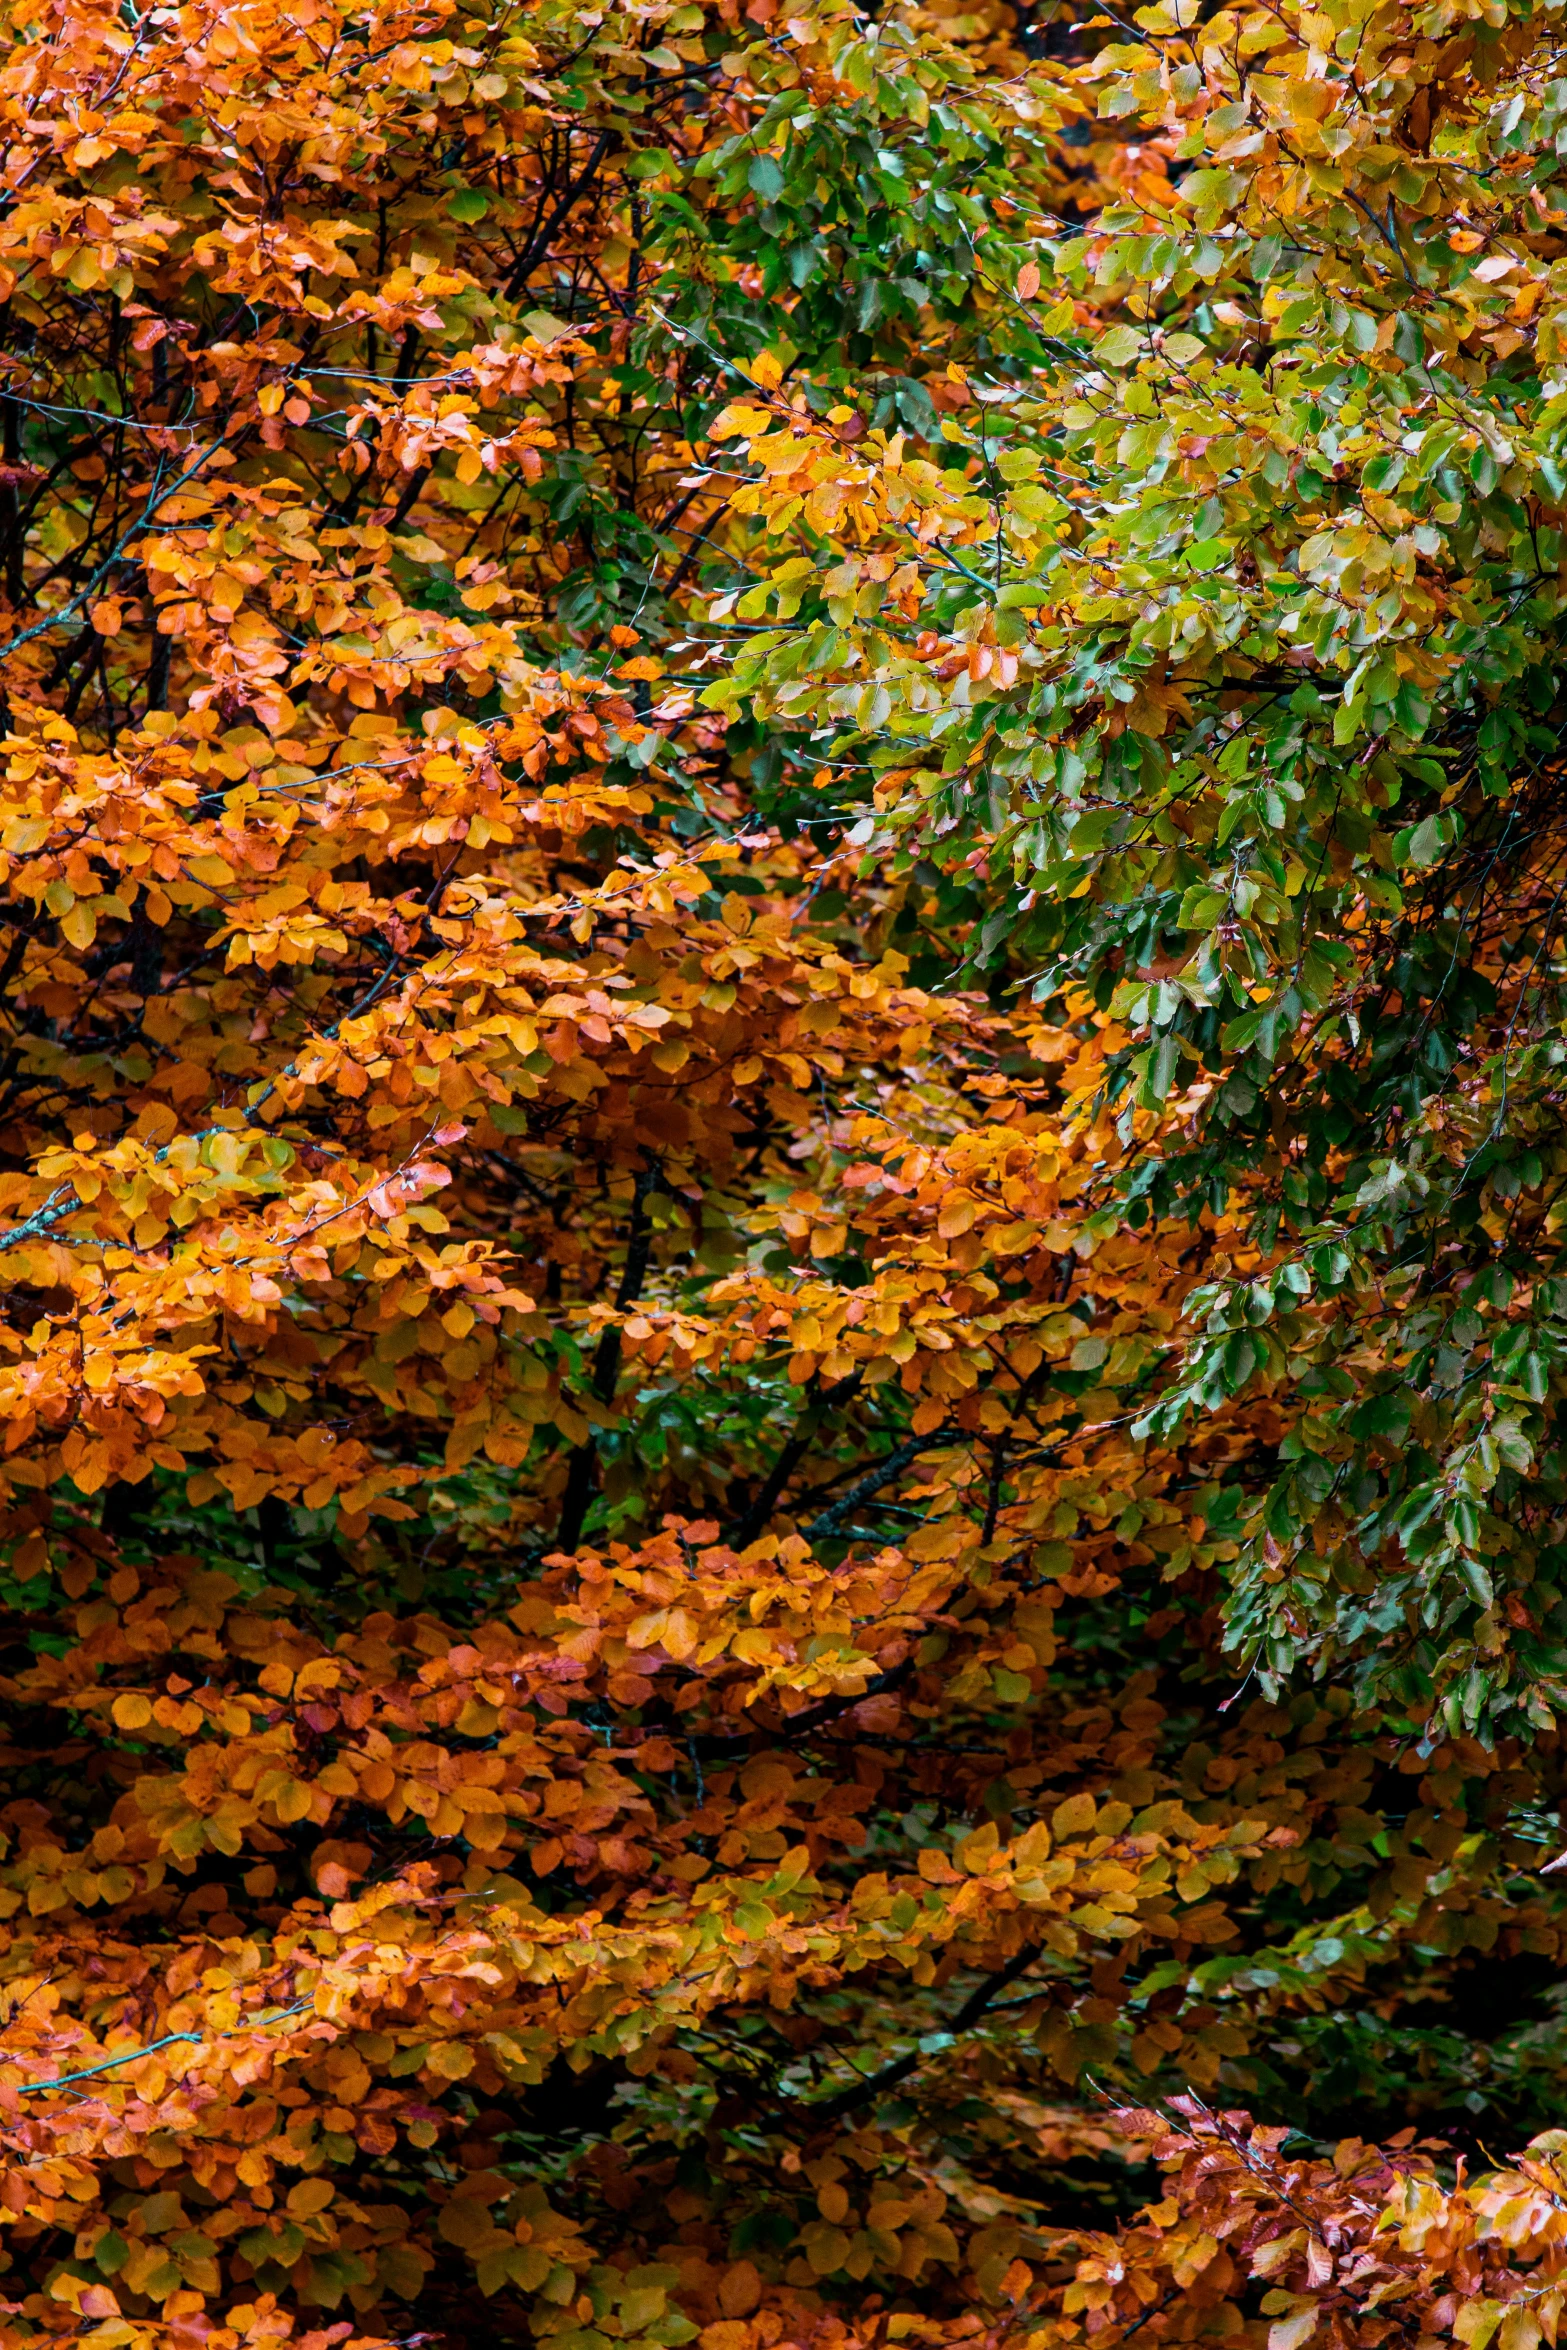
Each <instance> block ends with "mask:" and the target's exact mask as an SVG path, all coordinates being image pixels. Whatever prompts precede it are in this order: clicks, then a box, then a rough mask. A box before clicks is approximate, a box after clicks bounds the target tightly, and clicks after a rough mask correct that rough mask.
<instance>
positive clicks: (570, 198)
mask: <svg viewBox="0 0 1567 2350" xmlns="http://www.w3.org/2000/svg"><path fill="white" fill-rule="evenodd" d="M616 136H617V134H616V133H615V132H614V131H600V132H599V135H598V137H597V138H596V139H595V140H594V142H593V152H592V154H591V155H590V156H589V157H588V159H587V162H586V163H585V164H584V165H583V166H582V169H581V170H580V171H579V172H578V174H577V176H576V178H575V179H574V180H573V181H572V183H571V185H570V187H569V188H568V189H567V190H566V192H565V194H564V195H563V196H562V197H561V199H560V202H559V203H558V204H557V205H556V207H555V209H554V211H553V212H552V213H551V214H550V216H549V218H548V220H546V221H545V222H544V223H543V225H542V227H540V228H538V229H536V230H535V231H534V233H533V235H532V236H531V237H530V238H529V239H528V242H527V243H526V245H524V247H523V249H522V251H521V253H520V254H519V255H518V257H517V259H516V261H515V262H514V263H513V264H512V271H511V275H510V277H508V279H507V280H506V292H507V295H508V297H510V296H514V295H517V294H520V293H521V291H522V289H523V287H524V286H525V285H526V284H527V282H528V279H529V277H530V276H531V275H532V273H533V271H534V269H535V268H536V267H537V265H538V263H539V262H540V261H542V260H543V258H544V255H545V254H546V252H547V251H548V250H549V242H550V239H551V237H552V236H553V235H554V234H555V231H556V230H557V229H558V228H559V226H560V224H561V222H562V221H563V220H564V219H565V217H566V215H567V213H568V212H569V211H570V210H571V208H572V206H573V204H575V202H576V201H577V198H578V197H579V196H580V195H581V193H582V191H583V189H584V188H585V187H586V186H587V184H588V182H589V180H590V179H591V178H592V177H593V174H594V173H595V172H596V171H597V170H598V167H599V165H600V164H601V163H602V162H603V160H604V158H605V156H606V155H607V154H608V152H609V149H610V146H611V144H612V143H613V141H614V140H615V138H616Z"/></svg>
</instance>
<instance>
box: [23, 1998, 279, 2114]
mask: <svg viewBox="0 0 1567 2350" xmlns="http://www.w3.org/2000/svg"><path fill="white" fill-rule="evenodd" d="M314 2005H315V2002H314V2000H311V1999H296V2000H295V2002H294V2004H293V2006H292V2007H280V2008H279V2009H278V2011H277V2014H276V2015H266V2016H259V2017H258V2018H257V2020H256V2022H255V2024H253V2025H251V2026H249V2027H246V2026H244V2025H241V2026H239V2027H238V2029H237V2030H235V2031H232V2032H219V2033H218V2034H217V2037H218V2039H220V2040H235V2039H238V2038H239V2037H240V2035H241V2033H242V2032H244V2031H245V2030H246V2029H247V2028H248V2029H250V2030H252V2031H256V2030H260V2029H262V2028H263V2027H264V2026H265V2025H267V2024H281V2023H284V2022H286V2021H287V2019H288V2017H289V2016H291V2015H302V2014H303V2013H304V2011H305V2009H306V2008H307V2007H313V2006H314ZM180 2040H188V2041H189V2042H190V2043H191V2044H192V2046H194V2047H197V2048H199V2047H201V2046H202V2045H203V2041H204V2035H203V2034H202V2033H200V2032H166V2033H165V2034H164V2036H163V2038H162V2039H161V2040H149V2041H148V2043H147V2045H146V2047H145V2048H127V2049H126V2051H125V2053H124V2054H123V2056H106V2057H105V2058H104V2060H103V2062H102V2064H89V2065H84V2066H83V2067H82V2069H81V2071H80V2072H77V2073H59V2074H57V2075H56V2076H55V2078H54V2079H53V2080H50V2081H17V2082H15V2083H14V2084H13V2086H14V2087H15V2090H16V2094H17V2095H18V2097H36V2096H39V2095H40V2094H41V2093H42V2092H43V2091H44V2090H45V2089H69V2088H71V2087H72V2086H73V2085H74V2084H75V2083H76V2082H77V2081H95V2080H96V2079H97V2078H98V2075H99V2074H100V2073H112V2072H114V2071H115V2070H117V2068H118V2067H119V2066H120V2065H122V2064H136V2063H138V2062H139V2061H140V2060H141V2058H142V2057H144V2056H156V2055H157V2053H158V2050H159V2049H160V2048H172V2047H173V2046H174V2045H175V2043H176V2042H177V2041H180ZM0 2053H3V2052H0Z"/></svg>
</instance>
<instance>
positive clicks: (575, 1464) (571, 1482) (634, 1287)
mask: <svg viewBox="0 0 1567 2350" xmlns="http://www.w3.org/2000/svg"><path fill="white" fill-rule="evenodd" d="M663 1184H664V1174H663V1169H662V1168H661V1167H660V1166H659V1165H658V1162H657V1161H656V1160H654V1161H652V1162H651V1163H650V1164H649V1165H648V1166H646V1167H643V1168H641V1169H640V1170H639V1172H638V1175H637V1178H636V1182H635V1183H634V1185H633V1186H632V1192H631V1231H630V1234H629V1236H628V1238H627V1241H626V1262H625V1268H624V1270H623V1271H622V1273H621V1276H620V1287H619V1288H618V1289H617V1290H616V1292H615V1311H616V1313H617V1314H623V1313H624V1312H625V1311H626V1309H627V1307H628V1306H634V1305H635V1304H636V1302H637V1300H638V1298H639V1297H640V1296H641V1295H642V1284H643V1282H644V1281H645V1280H646V1279H647V1269H648V1264H649V1261H650V1260H651V1257H652V1254H653V1225H652V1220H651V1218H650V1217H649V1215H648V1213H647V1198H648V1193H649V1192H650V1191H660V1190H662V1189H663ZM620 1348H621V1334H620V1325H619V1323H618V1322H612V1323H611V1324H610V1326H609V1328H608V1329H607V1330H606V1331H605V1332H604V1334H603V1336H602V1337H601V1338H600V1340H599V1343H598V1352H597V1354H596V1355H595V1356H594V1358H593V1379H592V1387H591V1392H592V1395H593V1398H594V1401H595V1402H597V1403H601V1404H609V1403H613V1402H614V1400H615V1384H616V1381H617V1380H618V1379H619V1377H620ZM597 1453H598V1444H597V1441H596V1439H595V1438H594V1437H592V1436H587V1437H585V1438H584V1439H583V1441H582V1443H581V1444H579V1445H576V1446H574V1447H573V1450H572V1455H571V1466H570V1468H569V1469H568V1470H567V1472H566V1491H565V1494H564V1495H563V1497H562V1500H561V1508H560V1531H559V1533H558V1534H557V1535H556V1537H555V1548H556V1549H557V1550H568V1551H569V1550H575V1549H576V1547H577V1545H578V1543H579V1542H580V1541H581V1540H582V1521H583V1519H584V1518H585V1517H586V1516H587V1514H588V1501H589V1499H590V1496H591V1493H592V1480H593V1463H594V1460H595V1458H596V1457H597Z"/></svg>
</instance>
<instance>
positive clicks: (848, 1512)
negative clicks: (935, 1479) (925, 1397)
mask: <svg viewBox="0 0 1567 2350" xmlns="http://www.w3.org/2000/svg"><path fill="white" fill-rule="evenodd" d="M962 1433H963V1432H962V1430H961V1429H960V1428H952V1427H946V1428H933V1429H932V1430H931V1432H930V1434H929V1435H928V1436H909V1437H905V1439H904V1441H903V1442H902V1444H900V1445H899V1446H898V1448H897V1450H896V1451H895V1452H890V1453H888V1455H887V1457H886V1459H885V1460H884V1461H878V1462H877V1464H876V1466H875V1468H874V1469H867V1470H866V1472H865V1474H864V1476H863V1477H859V1478H857V1479H856V1480H855V1482H854V1483H853V1484H852V1485H851V1486H850V1487H849V1490H848V1492H847V1493H844V1494H840V1495H839V1497H838V1499H837V1500H836V1501H835V1502H834V1503H833V1504H832V1506H831V1507H830V1508H829V1509H825V1510H823V1511H822V1514H821V1516H820V1517H819V1518H813V1519H812V1520H811V1523H810V1524H809V1525H808V1526H807V1527H806V1529H805V1539H806V1541H807V1542H819V1541H820V1540H821V1539H822V1537H823V1536H824V1535H827V1534H834V1533H836V1532H837V1529H838V1528H839V1527H840V1526H841V1525H842V1523H843V1521H844V1519H845V1518H847V1517H852V1516H853V1514H854V1512H855V1511H856V1510H857V1509H858V1508H859V1506H860V1503H861V1502H862V1501H869V1500H870V1497H871V1495H872V1494H873V1493H880V1491H881V1489H882V1487H883V1486H884V1485H890V1484H891V1483H892V1480H893V1479H894V1477H896V1476H897V1474H898V1472H899V1471H900V1470H901V1469H906V1468H907V1467H908V1465H909V1463H910V1461H912V1460H914V1459H916V1458H917V1457H918V1456H919V1454H920V1453H922V1452H932V1451H934V1449H935V1447H936V1446H937V1445H938V1444H947V1443H949V1442H950V1441H951V1439H952V1438H953V1437H954V1436H960V1435H961V1434H962Z"/></svg>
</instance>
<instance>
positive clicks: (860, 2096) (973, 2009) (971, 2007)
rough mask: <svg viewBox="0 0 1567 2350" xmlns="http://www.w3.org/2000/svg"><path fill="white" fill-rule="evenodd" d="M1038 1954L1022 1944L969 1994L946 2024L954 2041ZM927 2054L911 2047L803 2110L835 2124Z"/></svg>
mask: <svg viewBox="0 0 1567 2350" xmlns="http://www.w3.org/2000/svg"><path fill="white" fill-rule="evenodd" d="M1039 1955H1040V1953H1039V1951H1038V1949H1037V1948H1036V1947H1035V1946H1034V1945H1033V1944H1031V1943H1025V1944H1024V1945H1023V1948H1022V1949H1021V1950H1019V1951H1016V1952H1015V1953H1014V1954H1013V1956H1012V1957H1011V1958H1009V1959H1008V1960H1007V1963H1006V1965H1005V1966H1003V1967H998V1968H997V1969H996V1971H995V1973H994V1974H993V1975H987V1976H986V1977H985V1980H984V1981H983V1982H982V1983H981V1984H980V1985H979V1986H978V1987H977V1989H975V1990H973V1991H971V1992H970V1994H969V1996H968V1998H967V1999H965V2000H964V2002H963V2005H962V2006H961V2007H960V2008H959V2009H958V2012H957V2014H956V2015H955V2016H954V2017H953V2019H952V2021H951V2023H950V2024H948V2025H947V2027H946V2028H947V2030H948V2032H949V2033H951V2035H952V2036H953V2038H954V2039H955V2038H956V2037H957V2035H958V2034H959V2033H960V2032H968V2031H972V2029H973V2027H974V2026H975V2024H977V2023H978V2022H979V2019H980V2017H981V2016H982V2015H983V2014H984V2012H985V2010H986V2008H987V2007H988V2006H989V2005H990V2003H991V2001H992V2000H993V1999H994V1998H995V1996H996V1994H997V1993H998V1992H999V1991H1004V1990H1005V1989H1006V1987H1007V1985H1008V1984H1009V1983H1015V1982H1016V1981H1017V1979H1018V1976H1019V1975H1021V1974H1026V1973H1027V1971H1028V1969H1029V1968H1030V1967H1031V1966H1032V1965H1033V1963H1034V1961H1035V1959H1036V1958H1038V1956H1039ZM927 2053H928V2051H927V2050H925V2049H923V2048H911V2049H910V2050H909V2053H908V2054H907V2056H896V2057H894V2058H893V2060H892V2062H891V2064H884V2065H883V2066H882V2068H881V2070H880V2072H878V2073H870V2074H867V2076H866V2077H865V2079H864V2080H861V2081H856V2082H855V2083H854V2084H853V2086H852V2087H851V2088H848V2089H842V2090H840V2091H839V2093H838V2095H837V2096H836V2097H822V2098H812V2099H811V2100H810V2101H809V2103H808V2104H807V2105H806V2106H805V2108H804V2110H805V2111H806V2112H807V2113H809V2114H810V2115H811V2116H812V2117H813V2118H815V2117H817V2116H819V2117H820V2118H821V2120H823V2121H836V2120H837V2118H838V2116H839V2115H840V2114H843V2113H852V2112H853V2110H854V2108H855V2107H856V2106H857V2105H864V2104H865V2103H867V2101H868V2100H869V2099H870V2098H872V2097H879V2096H880V2095H881V2093H882V2091H883V2090H884V2089H892V2088H896V2086H897V2084H898V2083H899V2081H906V2080H907V2079H908V2077H909V2075H910V2073H912V2072H917V2071H918V2070H919V2068H920V2066H921V2065H922V2064H923V2063H924V2061H925V2058H926V2055H927Z"/></svg>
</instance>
